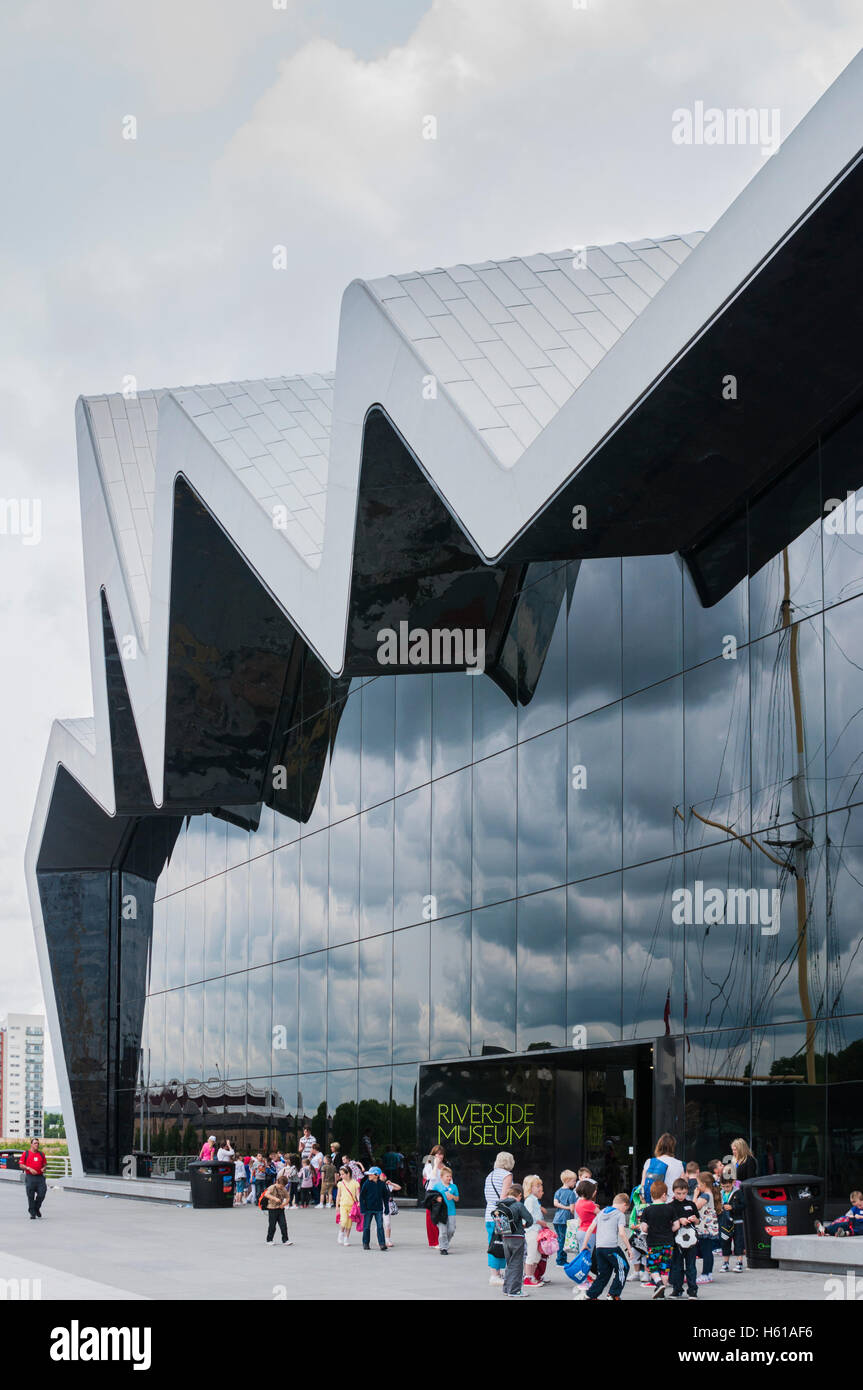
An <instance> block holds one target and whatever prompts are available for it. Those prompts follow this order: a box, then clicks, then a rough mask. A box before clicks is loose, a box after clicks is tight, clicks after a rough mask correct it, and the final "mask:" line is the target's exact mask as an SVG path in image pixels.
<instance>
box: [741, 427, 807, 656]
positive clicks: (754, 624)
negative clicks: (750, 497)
mask: <svg viewBox="0 0 863 1390" xmlns="http://www.w3.org/2000/svg"><path fill="white" fill-rule="evenodd" d="M819 491H820V490H819V482H818V459H817V455H816V454H815V453H813V454H811V455H810V456H809V458H807V459H804V460H803V462H802V463H800V464H798V465H797V467H796V468H793V469H791V471H790V472H789V473H787V474H786V475H785V477H784V478H783V479H782V480H781V481H780V482H779V483H777V484H776V485H775V486H774V487H772V488H771V489H770V490H769V491H768V492H766V493H765V494H764V496H763V497H762V498H761V499H760V500H759V501H758V502H756V503H754V504H753V505H752V506H751V507H750V508H749V554H750V559H749V572H750V575H751V578H750V581H749V625H750V635H751V636H752V638H753V639H754V638H756V637H761V636H763V635H764V633H767V632H775V631H776V629H777V628H780V627H782V626H783V624H784V622H785V617H786V604H787V605H789V606H790V615H791V618H792V620H793V621H795V622H796V621H797V620H798V619H800V618H804V617H806V616H807V614H811V613H815V612H817V610H818V609H819V608H820V607H821V595H822V587H821V516H820V511H821V502H820V495H819Z"/></svg>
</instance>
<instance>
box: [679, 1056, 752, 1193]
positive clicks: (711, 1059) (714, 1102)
mask: <svg viewBox="0 0 863 1390" xmlns="http://www.w3.org/2000/svg"><path fill="white" fill-rule="evenodd" d="M751 1040H752V1034H751V1033H750V1031H749V1029H748V1028H739V1029H731V1030H727V1031H725V1032H722V1033H693V1034H688V1035H687V1038H686V1047H685V1049H684V1051H683V1080H684V1086H685V1096H686V1130H687V1135H689V1134H696V1135H697V1136H698V1144H699V1154H698V1158H699V1161H700V1163H701V1164H702V1166H704V1164H705V1163H708V1162H709V1161H710V1159H711V1157H712V1158H723V1157H724V1156H725V1154H727V1153H728V1145H729V1141H730V1140H731V1139H736V1138H737V1137H738V1136H740V1137H742V1138H747V1142H748V1135H749V1132H750V1092H751V1089H752V1063H751V1052H752V1047H751ZM762 1171H763V1170H762Z"/></svg>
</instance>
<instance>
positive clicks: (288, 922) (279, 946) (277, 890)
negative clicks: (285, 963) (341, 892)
mask: <svg viewBox="0 0 863 1390" xmlns="http://www.w3.org/2000/svg"><path fill="white" fill-rule="evenodd" d="M299 948H300V846H299V843H295V844H293V845H285V846H283V848H281V849H277V850H276V851H275V853H274V855H273V959H274V960H283V959H284V958H285V957H286V956H294V955H296V954H297V951H298V950H299Z"/></svg>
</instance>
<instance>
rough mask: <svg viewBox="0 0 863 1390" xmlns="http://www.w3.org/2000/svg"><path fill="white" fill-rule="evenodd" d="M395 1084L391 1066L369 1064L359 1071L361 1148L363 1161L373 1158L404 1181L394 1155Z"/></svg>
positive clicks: (358, 1116) (396, 1177)
mask: <svg viewBox="0 0 863 1390" xmlns="http://www.w3.org/2000/svg"><path fill="white" fill-rule="evenodd" d="M391 1088H392V1068H391V1067H365V1068H364V1069H362V1070H361V1071H360V1072H359V1073H358V1075H357V1095H358V1098H359V1103H358V1105H357V1134H358V1139H359V1150H358V1152H359V1155H360V1161H361V1162H362V1163H365V1162H366V1161H367V1159H369V1158H371V1159H373V1160H374V1162H375V1163H376V1164H377V1165H378V1167H379V1168H382V1169H383V1171H384V1172H385V1173H386V1174H387V1176H388V1177H391V1178H392V1180H393V1182H398V1183H401V1179H400V1177H399V1175H398V1173H397V1172H395V1171H394V1168H395V1167H396V1165H395V1164H394V1162H393V1157H392V1147H391V1135H392V1115H391V1101H390V1090H391ZM364 1153H365V1155H366V1157H365V1158H364V1157H363V1154H364Z"/></svg>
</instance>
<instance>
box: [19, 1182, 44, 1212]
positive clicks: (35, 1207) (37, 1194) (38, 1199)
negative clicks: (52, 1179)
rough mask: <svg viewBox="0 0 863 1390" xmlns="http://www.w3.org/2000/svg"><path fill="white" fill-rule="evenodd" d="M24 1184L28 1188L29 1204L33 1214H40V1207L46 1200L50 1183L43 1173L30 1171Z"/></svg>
mask: <svg viewBox="0 0 863 1390" xmlns="http://www.w3.org/2000/svg"><path fill="white" fill-rule="evenodd" d="M24 1186H25V1188H26V1189H27V1206H28V1207H29V1209H30V1215H31V1216H38V1214H39V1208H40V1207H41V1205H42V1203H43V1202H44V1200H45V1195H46V1193H47V1191H48V1184H47V1183H46V1181H45V1179H44V1178H43V1177H42V1175H41V1174H39V1176H37V1175H36V1174H35V1173H28V1174H27V1175H26V1177H25V1178H24Z"/></svg>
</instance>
